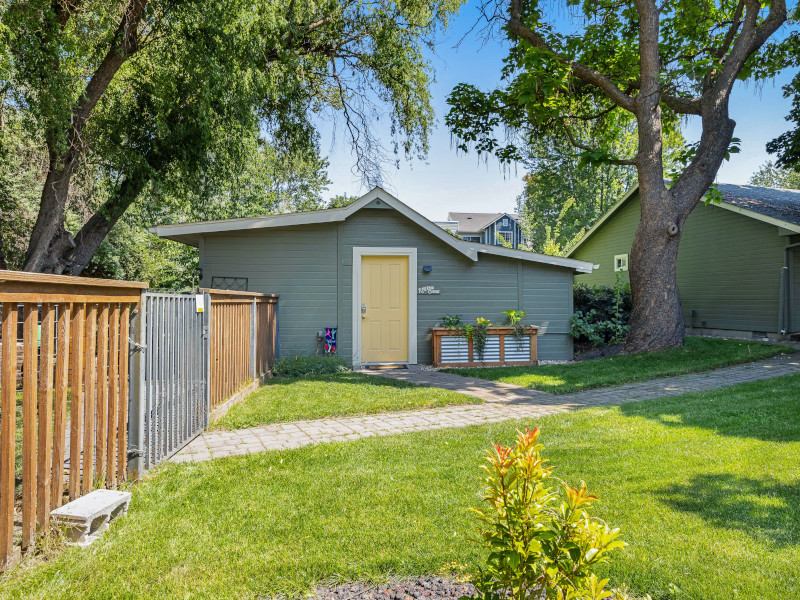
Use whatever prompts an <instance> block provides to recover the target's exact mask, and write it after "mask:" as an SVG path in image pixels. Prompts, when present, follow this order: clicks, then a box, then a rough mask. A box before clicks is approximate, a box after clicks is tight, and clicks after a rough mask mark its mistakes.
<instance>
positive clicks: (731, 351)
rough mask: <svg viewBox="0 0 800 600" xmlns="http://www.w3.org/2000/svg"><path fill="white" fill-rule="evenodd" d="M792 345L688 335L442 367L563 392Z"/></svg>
mask: <svg viewBox="0 0 800 600" xmlns="http://www.w3.org/2000/svg"><path fill="white" fill-rule="evenodd" d="M792 351H793V349H792V347H791V346H785V345H780V344H770V343H766V342H750V341H745V340H725V339H714V338H687V339H686V346H684V347H683V348H676V349H671V350H662V351H660V352H643V353H641V354H631V355H618V356H611V357H606V358H598V359H594V360H586V361H582V362H579V363H573V364H564V365H541V366H536V367H483V368H458V369H444V370H445V371H447V372H448V373H455V374H457V375H463V376H465V377H477V378H480V379H488V380H491V381H501V382H503V383H513V384H515V385H521V386H525V387H531V388H534V389H537V390H544V391H546V392H550V393H553V394H567V393H570V392H577V391H581V390H587V389H592V388H599V387H607V386H612V385H621V384H623V383H631V382H634V381H647V380H648V379H655V378H658V377H668V376H670V375H683V374H686V373H699V372H702V371H710V370H711V369H716V368H718V367H724V366H727V365H734V364H737V363H743V362H748V361H751V360H757V359H759V358H766V357H768V356H773V355H776V354H781V353H786V352H792Z"/></svg>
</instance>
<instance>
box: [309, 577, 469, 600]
mask: <svg viewBox="0 0 800 600" xmlns="http://www.w3.org/2000/svg"><path fill="white" fill-rule="evenodd" d="M475 595H476V593H475V588H474V587H473V585H472V584H471V583H463V582H458V581H453V580H452V579H446V578H444V577H415V578H414V579H393V580H391V581H388V582H385V583H381V584H372V583H364V582H353V583H343V584H341V585H337V586H335V587H319V588H317V589H316V590H315V591H314V595H313V596H312V598H314V599H316V600H458V599H459V598H461V597H463V596H467V597H473V596H475Z"/></svg>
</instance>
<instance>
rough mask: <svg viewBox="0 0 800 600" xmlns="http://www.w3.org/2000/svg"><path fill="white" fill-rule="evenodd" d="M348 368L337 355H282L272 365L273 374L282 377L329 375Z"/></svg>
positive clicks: (342, 371) (344, 371)
mask: <svg viewBox="0 0 800 600" xmlns="http://www.w3.org/2000/svg"><path fill="white" fill-rule="evenodd" d="M349 370H350V369H349V368H348V367H347V363H346V362H345V361H344V359H342V358H339V357H338V356H292V357H282V358H279V359H278V360H277V361H275V366H274V367H272V373H273V374H274V375H280V376H282V377H305V376H308V375H331V374H333V373H346V372H347V371H349Z"/></svg>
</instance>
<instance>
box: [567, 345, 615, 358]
mask: <svg viewBox="0 0 800 600" xmlns="http://www.w3.org/2000/svg"><path fill="white" fill-rule="evenodd" d="M623 347H624V345H623V344H617V345H616V346H605V347H603V348H595V347H593V346H590V345H588V344H586V345H582V344H577V343H576V344H575V362H580V361H582V360H592V359H594V358H603V357H605V356H614V355H615V354H619V353H620V351H622V348H623Z"/></svg>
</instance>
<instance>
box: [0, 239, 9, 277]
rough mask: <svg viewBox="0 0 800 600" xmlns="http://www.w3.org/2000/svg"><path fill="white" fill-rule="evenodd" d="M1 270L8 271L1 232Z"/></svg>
mask: <svg viewBox="0 0 800 600" xmlns="http://www.w3.org/2000/svg"><path fill="white" fill-rule="evenodd" d="M0 269H4V270H5V269H8V265H7V264H6V253H5V251H4V250H3V232H2V231H0Z"/></svg>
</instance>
